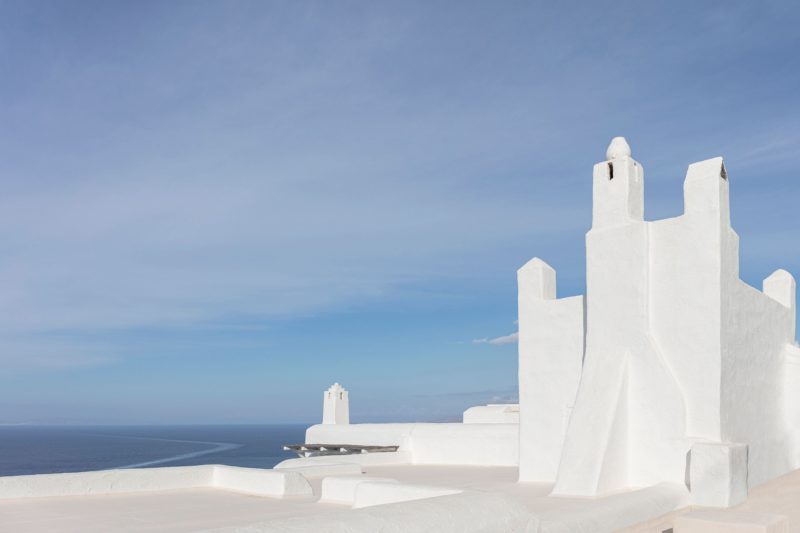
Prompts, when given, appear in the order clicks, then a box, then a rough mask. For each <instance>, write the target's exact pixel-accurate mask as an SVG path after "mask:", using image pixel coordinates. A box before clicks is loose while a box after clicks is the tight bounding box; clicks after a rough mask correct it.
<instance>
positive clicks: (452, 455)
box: [279, 423, 519, 466]
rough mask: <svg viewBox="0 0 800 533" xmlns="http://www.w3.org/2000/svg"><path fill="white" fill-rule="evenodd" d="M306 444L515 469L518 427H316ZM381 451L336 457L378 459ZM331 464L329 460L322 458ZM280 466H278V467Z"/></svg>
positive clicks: (431, 461) (421, 460) (432, 461)
mask: <svg viewBox="0 0 800 533" xmlns="http://www.w3.org/2000/svg"><path fill="white" fill-rule="evenodd" d="M306 442H307V443H308V444H352V445H381V446H400V450H401V451H402V452H410V454H411V458H410V459H411V462H412V463H413V464H441V465H480V466H517V465H518V464H519V424H458V423H452V424H427V423H416V424H349V425H333V424H329V425H321V424H320V425H316V426H311V427H310V428H308V430H307V431H306ZM384 455H388V454H385V453H384V452H379V453H373V454H361V455H360V456H355V455H345V456H338V457H337V458H336V462H340V461H342V462H347V461H349V460H351V458H354V457H365V458H366V457H376V458H378V459H376V460H381V459H380V457H381V456H384ZM324 459H325V460H327V461H328V462H332V461H331V459H330V457H327V458H324ZM283 464H284V463H281V465H279V466H282V465H283Z"/></svg>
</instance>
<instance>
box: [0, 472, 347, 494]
mask: <svg viewBox="0 0 800 533" xmlns="http://www.w3.org/2000/svg"><path fill="white" fill-rule="evenodd" d="M354 470H360V469H359V468H358V467H357V466H356V465H339V466H338V468H336V469H335V471H336V472H338V473H352V472H353V471H354ZM196 487H212V488H218V489H222V490H230V491H236V492H241V493H247V494H253V495H257V496H270V497H278V498H280V497H286V496H291V497H295V496H311V495H312V489H311V486H310V485H309V483H308V481H307V480H306V477H304V476H302V475H301V474H299V473H297V472H292V471H279V470H269V469H260V468H240V467H236V466H225V465H201V466H176V467H163V468H138V469H126V470H101V471H97V472H76V473H69V474H39V475H30V476H7V477H0V499H19V498H26V497H27V498H41V497H47V496H56V497H58V496H83V495H93V494H116V493H131V492H151V491H154V490H176V489H189V488H196Z"/></svg>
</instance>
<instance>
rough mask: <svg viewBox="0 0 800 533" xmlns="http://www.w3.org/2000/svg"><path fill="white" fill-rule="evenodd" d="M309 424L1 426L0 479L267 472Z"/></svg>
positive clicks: (285, 455) (289, 454)
mask: <svg viewBox="0 0 800 533" xmlns="http://www.w3.org/2000/svg"><path fill="white" fill-rule="evenodd" d="M307 427H308V425H300V424H281V425H277V424H271V425H246V426H245V425H241V426H239V425H218V426H207V425H204V426H0V476H17V475H24V474H51V473H55V472H84V471H89V470H106V469H110V468H144V467H155V466H189V465H200V464H224V465H231V466H246V467H253V468H271V467H273V466H275V465H276V464H278V463H279V462H281V461H283V460H284V459H290V458H292V457H296V455H295V454H294V453H292V452H286V451H284V450H283V445H284V444H299V443H302V442H304V441H305V430H306V428H307Z"/></svg>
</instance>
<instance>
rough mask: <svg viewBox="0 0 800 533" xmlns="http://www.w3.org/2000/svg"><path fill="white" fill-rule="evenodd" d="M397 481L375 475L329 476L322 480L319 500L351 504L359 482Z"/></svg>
mask: <svg viewBox="0 0 800 533" xmlns="http://www.w3.org/2000/svg"><path fill="white" fill-rule="evenodd" d="M366 482H370V483H395V484H396V483H398V481H397V480H396V479H393V478H388V477H376V476H330V477H326V478H324V479H323V480H322V484H321V489H320V498H319V501H320V502H324V503H337V504H341V505H350V506H352V505H353V504H354V503H355V501H356V488H357V487H358V486H359V485H360V484H361V483H366Z"/></svg>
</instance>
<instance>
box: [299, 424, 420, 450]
mask: <svg viewBox="0 0 800 533" xmlns="http://www.w3.org/2000/svg"><path fill="white" fill-rule="evenodd" d="M415 425H416V424H317V425H315V426H311V427H310V428H308V429H307V430H306V444H356V445H361V446H402V445H403V444H404V443H405V440H404V439H405V438H407V437H408V435H409V434H410V433H411V431H412V430H413V429H414V426H415Z"/></svg>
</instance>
